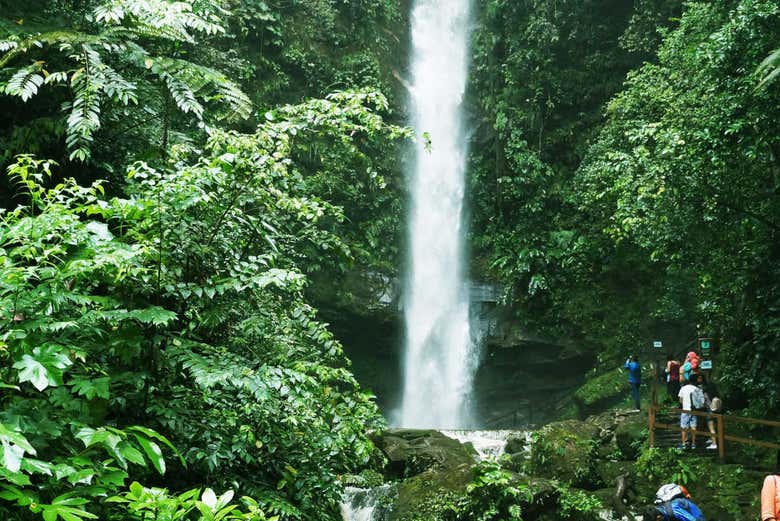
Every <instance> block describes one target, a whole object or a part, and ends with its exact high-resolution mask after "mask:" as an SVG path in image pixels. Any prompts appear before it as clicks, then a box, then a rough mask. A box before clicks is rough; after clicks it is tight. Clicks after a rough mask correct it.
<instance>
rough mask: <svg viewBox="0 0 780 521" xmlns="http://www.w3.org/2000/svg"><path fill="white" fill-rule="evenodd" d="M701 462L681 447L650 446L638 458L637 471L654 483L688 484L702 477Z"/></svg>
mask: <svg viewBox="0 0 780 521" xmlns="http://www.w3.org/2000/svg"><path fill="white" fill-rule="evenodd" d="M700 467H701V462H700V461H698V460H697V459H696V458H690V457H688V456H687V455H686V454H684V453H683V451H682V450H681V449H659V448H657V447H653V448H648V449H645V450H644V451H642V453H641V454H640V455H639V458H638V459H637V464H636V469H637V472H638V473H639V474H640V475H641V476H642V477H644V478H647V479H648V480H650V481H651V482H653V483H679V484H680V485H688V484H690V483H695V482H696V481H697V480H699V479H700V476H701V475H702V474H701V468H700Z"/></svg>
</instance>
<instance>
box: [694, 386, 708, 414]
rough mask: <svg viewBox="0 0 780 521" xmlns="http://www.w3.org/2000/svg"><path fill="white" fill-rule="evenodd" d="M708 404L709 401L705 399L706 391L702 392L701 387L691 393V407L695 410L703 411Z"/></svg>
mask: <svg viewBox="0 0 780 521" xmlns="http://www.w3.org/2000/svg"><path fill="white" fill-rule="evenodd" d="M706 403H707V401H706V399H705V398H704V391H702V390H701V388H699V387H697V388H696V389H694V390H693V392H692V393H691V407H692V408H693V409H703V408H704V405H705V404H706Z"/></svg>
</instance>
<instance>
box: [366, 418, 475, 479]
mask: <svg viewBox="0 0 780 521" xmlns="http://www.w3.org/2000/svg"><path fill="white" fill-rule="evenodd" d="M373 442H374V445H376V446H377V448H379V450H381V451H382V453H383V454H384V455H385V457H386V458H387V461H388V464H387V468H386V473H387V475H388V477H389V478H391V479H397V478H408V477H412V476H416V475H418V474H421V473H423V472H425V471H426V470H439V469H441V470H446V469H455V468H458V467H462V466H466V467H471V466H473V465H474V464H475V463H476V462H477V458H478V454H477V451H476V450H474V447H473V446H471V445H470V444H466V445H464V444H462V443H460V442H459V441H458V440H455V439H452V438H449V437H447V436H445V435H444V434H442V433H440V432H438V431H434V430H416V429H389V430H386V431H384V432H381V433H378V434H375V435H374V437H373Z"/></svg>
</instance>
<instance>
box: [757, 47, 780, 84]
mask: <svg viewBox="0 0 780 521" xmlns="http://www.w3.org/2000/svg"><path fill="white" fill-rule="evenodd" d="M756 73H757V74H758V75H760V76H762V78H761V81H760V82H759V83H758V85H757V86H756V89H760V88H762V87H764V85H767V84H769V83H771V82H772V81H774V80H775V78H777V77H778V76H780V49H775V50H774V52H772V54H770V55H769V56H767V57H766V58H765V59H764V61H762V62H761V64H760V65H759V66H758V68H757V69H756Z"/></svg>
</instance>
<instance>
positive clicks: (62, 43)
mask: <svg viewBox="0 0 780 521" xmlns="http://www.w3.org/2000/svg"><path fill="white" fill-rule="evenodd" d="M102 40H103V39H102V37H101V36H99V35H93V34H88V33H83V32H80V31H66V30H61V31H60V30H58V31H50V32H46V33H39V34H35V35H29V36H27V37H26V38H24V39H21V40H6V42H4V43H9V42H14V43H16V45H12V46H11V48H10V49H9V50H8V51H7V52H6V53H5V54H4V55H3V57H2V58H0V68H2V67H5V66H6V65H7V64H8V63H10V62H11V60H13V59H14V58H16V57H17V56H19V55H21V54H24V53H26V52H28V51H30V50H31V49H37V48H41V47H43V46H44V45H58V46H59V49H60V50H66V49H69V48H73V47H76V46H79V45H82V44H98V43H101V42H102ZM0 51H2V48H0Z"/></svg>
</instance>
